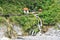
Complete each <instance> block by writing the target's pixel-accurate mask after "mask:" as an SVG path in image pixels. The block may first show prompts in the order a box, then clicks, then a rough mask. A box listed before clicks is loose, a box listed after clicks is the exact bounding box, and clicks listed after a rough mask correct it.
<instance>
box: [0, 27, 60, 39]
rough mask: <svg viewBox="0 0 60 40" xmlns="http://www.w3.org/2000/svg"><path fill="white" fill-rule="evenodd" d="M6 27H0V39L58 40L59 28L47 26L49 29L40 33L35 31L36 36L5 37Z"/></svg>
mask: <svg viewBox="0 0 60 40" xmlns="http://www.w3.org/2000/svg"><path fill="white" fill-rule="evenodd" d="M5 31H6V27H0V40H60V30H56V29H54V28H49V30H48V31H47V32H46V33H44V34H41V33H40V32H39V33H37V35H36V36H20V37H19V38H14V39H9V38H7V37H5V35H4V32H5Z"/></svg>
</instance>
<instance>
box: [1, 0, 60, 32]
mask: <svg viewBox="0 0 60 40" xmlns="http://www.w3.org/2000/svg"><path fill="white" fill-rule="evenodd" d="M24 7H27V8H29V11H32V10H34V11H38V10H39V9H42V12H41V13H39V12H37V13H39V15H38V16H39V17H40V18H41V19H42V21H43V24H46V25H51V24H56V23H58V22H60V0H0V14H3V15H7V14H8V15H21V16H10V17H9V18H10V21H11V22H13V23H14V24H19V25H20V26H21V27H22V28H23V30H24V31H25V32H26V31H27V32H28V31H30V30H31V29H33V30H35V31H36V32H37V31H38V28H37V24H38V21H39V20H40V18H36V17H35V16H34V15H31V14H29V15H24V14H23V8H24ZM4 17H5V16H4ZM3 20H4V19H3V17H0V23H1V22H2V23H3V22H4V21H3Z"/></svg>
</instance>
